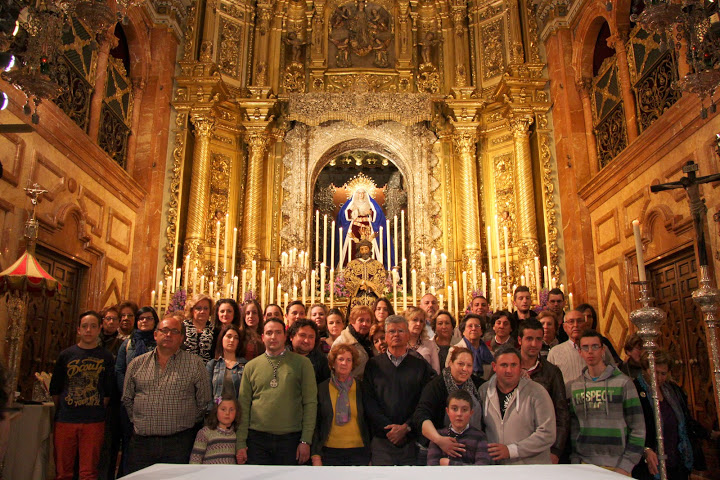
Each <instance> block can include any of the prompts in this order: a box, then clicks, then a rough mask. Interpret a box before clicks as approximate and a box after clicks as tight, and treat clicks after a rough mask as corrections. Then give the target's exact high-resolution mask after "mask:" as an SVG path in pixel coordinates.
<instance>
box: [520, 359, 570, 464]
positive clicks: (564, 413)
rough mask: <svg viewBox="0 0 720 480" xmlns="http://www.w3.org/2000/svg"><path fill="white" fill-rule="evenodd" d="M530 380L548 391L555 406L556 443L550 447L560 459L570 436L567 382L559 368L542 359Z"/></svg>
mask: <svg viewBox="0 0 720 480" xmlns="http://www.w3.org/2000/svg"><path fill="white" fill-rule="evenodd" d="M530 378H531V379H532V380H533V381H534V382H537V383H539V384H540V385H542V386H543V387H544V388H545V390H547V392H548V394H549V395H550V398H551V399H552V401H553V404H554V405H555V430H556V436H555V443H553V446H552V447H550V452H551V453H552V454H553V455H557V456H558V457H560V456H561V455H562V454H563V450H564V448H565V442H567V438H568V435H569V434H570V411H569V409H568V403H567V395H566V392H565V382H564V381H563V376H562V372H561V371H560V369H559V368H558V367H556V366H555V365H553V364H552V363H550V362H548V361H547V360H545V359H544V358H543V357H540V365H538V367H537V368H536V369H535V370H533V372H532V373H531V374H530Z"/></svg>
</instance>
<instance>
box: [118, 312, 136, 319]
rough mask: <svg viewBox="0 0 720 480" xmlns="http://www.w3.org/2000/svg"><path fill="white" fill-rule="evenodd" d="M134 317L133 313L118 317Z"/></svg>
mask: <svg viewBox="0 0 720 480" xmlns="http://www.w3.org/2000/svg"><path fill="white" fill-rule="evenodd" d="M134 316H135V314H134V313H123V314H122V315H120V317H121V318H132V317H134Z"/></svg>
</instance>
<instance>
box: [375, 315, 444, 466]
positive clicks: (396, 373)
mask: <svg viewBox="0 0 720 480" xmlns="http://www.w3.org/2000/svg"><path fill="white" fill-rule="evenodd" d="M385 340H386V342H387V345H388V347H387V353H386V354H384V355H383V354H381V355H377V356H375V357H373V358H371V359H370V360H369V361H368V362H367V365H365V374H364V376H363V383H362V392H363V403H364V405H365V414H366V417H367V419H368V423H369V426H370V430H371V434H372V436H373V438H372V440H371V441H370V451H371V457H372V464H373V465H415V464H416V463H418V461H419V457H418V446H417V443H416V435H417V434H416V433H415V431H414V430H412V428H411V422H412V418H413V414H414V413H415V409H416V407H417V404H418V402H419V401H420V395H421V394H422V390H423V388H424V387H425V385H426V384H427V383H428V382H429V381H430V379H431V378H432V377H433V375H434V373H433V369H432V367H431V366H430V364H429V363H428V362H426V361H425V360H424V359H422V358H419V357H416V356H414V355H408V341H409V340H410V333H409V330H408V324H407V320H406V319H405V317H402V316H400V315H390V316H389V317H387V318H386V319H385ZM423 464H424V465H427V458H426V459H425V461H424V463H423Z"/></svg>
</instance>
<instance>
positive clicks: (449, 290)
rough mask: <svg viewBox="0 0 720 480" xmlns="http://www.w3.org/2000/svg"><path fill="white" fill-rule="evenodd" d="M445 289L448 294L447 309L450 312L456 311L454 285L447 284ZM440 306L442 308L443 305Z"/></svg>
mask: <svg viewBox="0 0 720 480" xmlns="http://www.w3.org/2000/svg"><path fill="white" fill-rule="evenodd" d="M445 291H446V292H447V296H448V308H447V309H448V311H449V312H450V313H455V312H454V311H453V288H452V285H446V286H445ZM440 308H442V307H440Z"/></svg>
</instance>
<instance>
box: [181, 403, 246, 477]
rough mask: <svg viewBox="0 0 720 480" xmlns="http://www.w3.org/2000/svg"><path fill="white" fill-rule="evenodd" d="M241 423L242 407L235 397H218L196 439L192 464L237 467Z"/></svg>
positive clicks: (191, 455)
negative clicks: (236, 451)
mask: <svg viewBox="0 0 720 480" xmlns="http://www.w3.org/2000/svg"><path fill="white" fill-rule="evenodd" d="M239 423H240V406H239V405H238V402H237V400H236V399H235V398H234V397H225V396H223V397H222V398H221V397H216V398H215V400H214V401H213V407H212V410H210V413H209V414H208V416H207V418H206V419H205V426H204V427H203V428H201V429H200V431H199V432H198V433H197V436H196V437H195V444H194V445H193V449H192V453H191V454H190V463H191V464H225V465H228V464H229V465H235V464H236V463H237V461H236V460H235V440H236V438H235V432H236V431H237V428H238V424H239Z"/></svg>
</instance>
